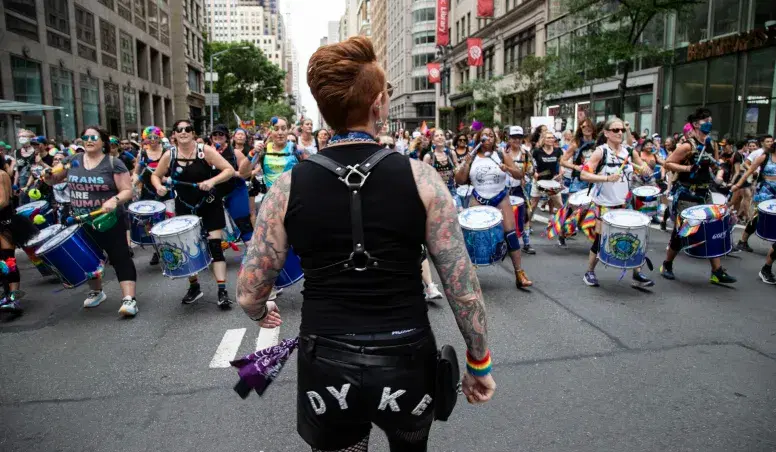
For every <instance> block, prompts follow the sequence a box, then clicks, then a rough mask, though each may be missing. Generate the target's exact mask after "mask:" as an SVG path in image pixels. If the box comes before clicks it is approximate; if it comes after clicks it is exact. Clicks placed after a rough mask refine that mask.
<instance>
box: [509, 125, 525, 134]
mask: <svg viewBox="0 0 776 452" xmlns="http://www.w3.org/2000/svg"><path fill="white" fill-rule="evenodd" d="M524 135H525V133H523V128H522V127H520V126H511V127H510V128H509V136H510V137H516V136H524Z"/></svg>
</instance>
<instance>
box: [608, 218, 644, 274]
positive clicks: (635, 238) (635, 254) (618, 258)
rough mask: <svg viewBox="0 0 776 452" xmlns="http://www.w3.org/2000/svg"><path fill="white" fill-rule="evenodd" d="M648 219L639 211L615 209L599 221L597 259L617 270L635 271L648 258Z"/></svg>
mask: <svg viewBox="0 0 776 452" xmlns="http://www.w3.org/2000/svg"><path fill="white" fill-rule="evenodd" d="M650 221H651V220H650V218H649V217H648V216H646V215H644V214H643V213H641V212H637V211H635V210H627V209H616V210H610V211H609V212H606V213H605V214H604V216H603V218H602V219H601V246H600V248H599V250H598V259H600V261H601V262H602V263H603V264H604V265H609V266H612V267H616V268H625V269H627V268H638V267H641V266H642V265H644V262H645V261H646V259H647V242H648V241H649V223H650Z"/></svg>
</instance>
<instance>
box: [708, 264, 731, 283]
mask: <svg viewBox="0 0 776 452" xmlns="http://www.w3.org/2000/svg"><path fill="white" fill-rule="evenodd" d="M710 281H711V283H712V284H733V283H734V282H736V281H738V280H737V279H736V278H734V277H732V276H730V275H728V274H727V272H726V271H725V269H724V268H722V267H720V268H719V269H717V270H716V271H713V272H711V279H710Z"/></svg>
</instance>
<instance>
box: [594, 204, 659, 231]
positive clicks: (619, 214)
mask: <svg viewBox="0 0 776 452" xmlns="http://www.w3.org/2000/svg"><path fill="white" fill-rule="evenodd" d="M603 220H604V221H605V222H607V223H609V224H611V225H612V226H617V227H621V228H640V227H644V226H647V225H648V224H649V223H650V222H651V221H652V220H651V219H650V218H649V217H648V216H646V215H644V214H643V213H641V212H638V211H635V210H627V209H617V210H610V211H608V212H606V213H605V214H604V217H603Z"/></svg>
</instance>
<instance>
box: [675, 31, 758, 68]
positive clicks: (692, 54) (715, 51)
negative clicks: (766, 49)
mask: <svg viewBox="0 0 776 452" xmlns="http://www.w3.org/2000/svg"><path fill="white" fill-rule="evenodd" d="M769 31H770V30H766V29H758V30H751V31H748V32H746V33H742V34H738V35H735V36H725V37H723V38H719V39H714V40H712V41H707V42H699V43H696V44H691V45H690V46H689V47H688V48H687V61H688V62H690V61H696V60H703V59H706V58H712V57H718V56H722V55H727V54H729V53H736V52H744V51H747V50H752V49H757V48H759V47H763V46H765V45H766V44H767V43H768V37H769Z"/></svg>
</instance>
